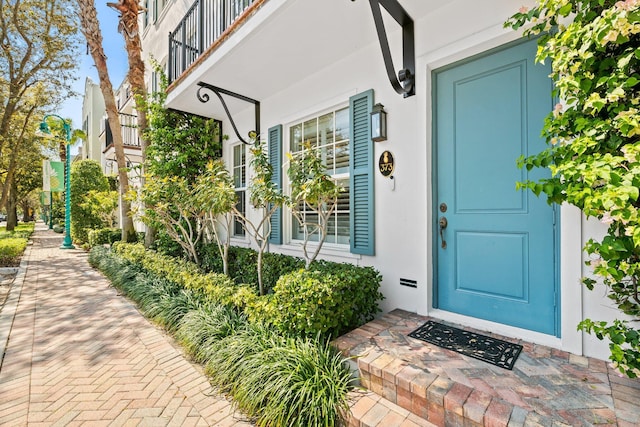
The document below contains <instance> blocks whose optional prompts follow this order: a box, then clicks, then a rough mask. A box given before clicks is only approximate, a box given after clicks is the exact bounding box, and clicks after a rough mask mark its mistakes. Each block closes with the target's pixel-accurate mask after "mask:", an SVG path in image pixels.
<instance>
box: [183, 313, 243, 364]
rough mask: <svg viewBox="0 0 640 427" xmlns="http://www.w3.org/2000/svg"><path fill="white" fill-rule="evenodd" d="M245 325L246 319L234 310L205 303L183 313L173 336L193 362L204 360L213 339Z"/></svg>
mask: <svg viewBox="0 0 640 427" xmlns="http://www.w3.org/2000/svg"><path fill="white" fill-rule="evenodd" d="M246 327H247V319H246V318H245V317H244V316H243V315H240V314H238V312H237V311H235V310H233V309H230V308H228V307H224V306H221V305H218V304H213V303H209V304H205V305H202V306H200V307H198V308H196V309H195V310H192V311H190V312H189V313H187V314H186V315H185V316H184V318H183V319H182V322H181V323H180V327H179V329H178V330H177V333H176V337H177V338H178V341H179V342H180V344H182V346H183V347H184V348H185V350H186V351H187V353H189V354H190V355H191V356H192V357H193V358H194V360H195V361H196V362H198V363H206V362H208V361H209V359H211V357H212V356H213V352H214V351H215V345H216V343H217V342H218V341H219V340H221V339H223V338H226V337H228V336H230V335H234V334H236V333H238V331H240V330H242V329H244V328H246Z"/></svg>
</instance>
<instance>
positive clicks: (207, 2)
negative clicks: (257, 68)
mask: <svg viewBox="0 0 640 427" xmlns="http://www.w3.org/2000/svg"><path fill="white" fill-rule="evenodd" d="M255 1H256V0H196V1H195V3H193V5H191V7H190V8H189V10H188V11H187V13H186V14H185V16H184V18H182V21H180V23H179V24H178V26H177V27H176V29H175V30H174V31H173V32H171V33H169V61H168V71H167V74H168V78H169V83H171V82H173V81H174V80H175V79H177V78H178V77H180V75H181V74H182V73H184V72H185V70H186V69H187V68H189V66H190V65H191V64H193V63H194V62H195V60H196V59H197V58H198V57H199V56H200V55H202V53H203V52H204V51H205V50H206V49H207V48H208V47H209V46H211V45H212V44H213V43H214V42H215V41H216V40H217V39H218V38H220V36H221V35H222V33H224V31H225V30H226V29H227V28H229V27H230V26H231V24H233V22H234V21H235V20H236V19H238V17H239V16H240V15H242V13H243V12H244V11H245V10H246V9H247V8H249V6H251V4H253V3H254V2H255Z"/></svg>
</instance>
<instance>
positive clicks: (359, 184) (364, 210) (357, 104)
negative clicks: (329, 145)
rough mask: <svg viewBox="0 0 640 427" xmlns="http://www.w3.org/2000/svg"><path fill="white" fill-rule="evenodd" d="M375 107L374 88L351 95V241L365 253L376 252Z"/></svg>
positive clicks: (356, 248) (353, 250)
mask: <svg viewBox="0 0 640 427" xmlns="http://www.w3.org/2000/svg"><path fill="white" fill-rule="evenodd" d="M372 108H373V89H371V90H368V91H366V92H362V93H359V94H358V95H354V96H352V97H351V98H349V118H350V120H351V127H350V130H349V152H350V154H351V157H350V158H349V187H350V190H351V197H350V200H349V208H350V210H351V216H350V233H351V234H350V237H351V238H350V242H351V253H354V254H362V255H375V244H374V230H375V224H374V204H373V201H374V197H373V195H374V192H373V141H371V124H370V122H371V116H370V114H371V109H372Z"/></svg>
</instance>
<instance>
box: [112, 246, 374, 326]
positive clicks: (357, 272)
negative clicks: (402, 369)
mask: <svg viewBox="0 0 640 427" xmlns="http://www.w3.org/2000/svg"><path fill="white" fill-rule="evenodd" d="M113 250H114V252H115V253H117V254H118V255H119V256H121V257H123V258H124V259H126V260H127V261H129V262H132V263H135V264H138V265H140V266H141V267H142V268H144V269H145V270H146V271H149V272H152V273H154V274H155V275H157V276H160V277H164V278H167V279H168V280H171V281H174V282H176V283H178V284H180V285H181V286H183V287H184V288H186V289H190V290H193V291H198V292H202V293H203V294H204V295H205V296H206V299H207V300H208V301H212V302H215V303H217V304H220V305H223V306H226V307H232V308H236V309H238V310H240V311H241V312H244V313H245V314H246V315H247V317H248V318H249V319H250V320H252V321H265V322H267V323H269V324H272V325H274V326H276V327H278V328H279V329H280V330H281V331H282V332H285V333H291V334H294V335H296V336H314V335H316V334H322V335H324V336H328V335H332V336H337V335H339V334H342V333H344V332H347V331H349V330H351V329H354V328H356V327H358V326H360V325H362V324H364V323H366V322H367V321H369V320H371V319H373V317H374V316H375V314H376V313H377V312H378V311H379V308H378V302H379V301H380V300H382V298H383V296H382V294H381V293H380V292H379V287H380V282H381V280H382V277H381V276H380V274H379V273H378V272H377V271H376V270H375V269H373V268H372V267H359V266H355V265H352V264H344V263H334V262H329V261H318V262H314V263H312V264H311V267H310V271H304V270H301V269H296V270H294V271H293V272H291V273H287V274H284V275H282V276H281V277H280V278H279V280H278V281H277V282H276V285H275V286H274V287H273V289H272V293H271V294H268V295H266V296H262V297H260V296H258V295H257V292H256V288H255V285H254V284H237V283H235V282H234V281H233V280H231V279H230V278H229V277H228V276H226V275H224V274H221V273H215V272H204V271H202V269H201V268H199V267H198V266H197V265H195V264H193V263H191V262H189V261H186V260H184V259H178V258H174V257H170V256H168V255H163V254H159V253H157V252H154V251H149V250H146V249H145V248H144V246H143V245H142V244H129V243H122V242H116V243H115V244H114V245H113ZM248 251H250V249H242V250H241V251H239V252H238V253H241V254H243V257H244V258H243V259H246V260H249V259H251V255H250V253H249V252H248ZM289 258H293V257H287V256H286V255H279V256H277V257H267V258H265V267H266V268H265V269H266V270H270V271H277V270H278V269H280V268H283V267H282V266H285V268H291V266H294V265H297V262H298V261H297V259H295V258H294V259H293V260H291V259H289ZM236 259H238V258H236ZM274 259H275V260H278V261H279V262H280V263H278V264H277V265H276V266H275V267H274V266H273V265H271V266H269V265H268V263H269V262H270V261H271V260H274ZM246 262H247V263H249V261H246ZM252 267H253V268H254V269H255V266H254V265H252V264H248V265H246V266H245V267H244V268H243V269H238V270H237V271H238V272H243V271H249V270H250V269H251V268H252ZM242 274H244V273H242Z"/></svg>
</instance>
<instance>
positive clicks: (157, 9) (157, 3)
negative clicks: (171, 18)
mask: <svg viewBox="0 0 640 427" xmlns="http://www.w3.org/2000/svg"><path fill="white" fill-rule="evenodd" d="M165 4H166V2H165V0H154V2H153V22H154V24H155V23H156V22H157V21H158V18H160V13H162V9H164V6H165Z"/></svg>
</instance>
